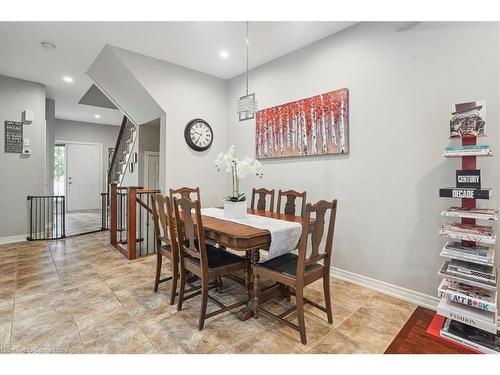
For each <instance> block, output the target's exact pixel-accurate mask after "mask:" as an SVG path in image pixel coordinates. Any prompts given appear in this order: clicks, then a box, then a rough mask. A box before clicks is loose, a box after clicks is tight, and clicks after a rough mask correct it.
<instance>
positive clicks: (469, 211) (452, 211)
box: [441, 207, 498, 220]
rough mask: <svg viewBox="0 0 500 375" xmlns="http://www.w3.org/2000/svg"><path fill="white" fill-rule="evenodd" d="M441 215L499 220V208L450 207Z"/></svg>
mask: <svg viewBox="0 0 500 375" xmlns="http://www.w3.org/2000/svg"><path fill="white" fill-rule="evenodd" d="M441 216H449V217H465V218H469V219H482V220H498V210H495V209H493V208H470V207H450V208H447V209H446V210H443V211H441Z"/></svg>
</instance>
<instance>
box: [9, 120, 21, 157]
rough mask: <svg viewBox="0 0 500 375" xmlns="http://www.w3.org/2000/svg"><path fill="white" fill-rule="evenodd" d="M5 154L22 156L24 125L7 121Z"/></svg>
mask: <svg viewBox="0 0 500 375" xmlns="http://www.w3.org/2000/svg"><path fill="white" fill-rule="evenodd" d="M5 152H10V153H16V154H21V153H22V152H23V123H22V122H18V121H5Z"/></svg>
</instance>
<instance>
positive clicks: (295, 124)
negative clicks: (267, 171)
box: [255, 88, 349, 159]
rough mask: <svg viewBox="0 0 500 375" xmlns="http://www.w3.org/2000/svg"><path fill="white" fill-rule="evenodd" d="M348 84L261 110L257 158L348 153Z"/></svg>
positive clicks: (256, 134)
mask: <svg viewBox="0 0 500 375" xmlns="http://www.w3.org/2000/svg"><path fill="white" fill-rule="evenodd" d="M348 152H349V92H348V90H347V89H346V88H344V89H340V90H336V91H331V92H327V93H324V94H321V95H316V96H313V97H310V98H307V99H301V100H297V101H295V102H291V103H286V104H282V105H279V106H276V107H272V108H266V109H263V110H260V111H258V112H257V114H256V119H255V155H256V158H257V159H271V158H286V157H294V156H295V157H297V156H314V155H331V154H347V153H348Z"/></svg>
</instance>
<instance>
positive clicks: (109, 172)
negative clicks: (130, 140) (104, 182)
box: [108, 116, 128, 183]
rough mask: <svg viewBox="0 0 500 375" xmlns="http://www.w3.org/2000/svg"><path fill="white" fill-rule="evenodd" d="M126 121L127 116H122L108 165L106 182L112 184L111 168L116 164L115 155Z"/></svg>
mask: <svg viewBox="0 0 500 375" xmlns="http://www.w3.org/2000/svg"><path fill="white" fill-rule="evenodd" d="M127 121H128V118H127V116H123V120H122V125H121V127H120V132H119V133H118V138H117V139H116V144H115V151H114V152H113V158H112V159H111V163H110V165H109V167H108V168H109V170H108V182H110V183H111V182H113V181H111V174H112V171H113V168H114V166H115V163H116V155H117V154H118V148H119V147H120V143H121V141H122V138H123V132H124V130H125V126H126V124H127Z"/></svg>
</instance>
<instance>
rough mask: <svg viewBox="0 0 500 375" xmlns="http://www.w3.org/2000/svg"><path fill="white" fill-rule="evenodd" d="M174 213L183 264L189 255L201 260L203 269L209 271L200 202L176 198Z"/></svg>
mask: <svg viewBox="0 0 500 375" xmlns="http://www.w3.org/2000/svg"><path fill="white" fill-rule="evenodd" d="M193 209H194V213H193ZM174 212H175V222H176V223H177V242H178V243H179V254H180V260H181V264H183V263H184V257H185V256H186V255H188V256H191V257H194V258H198V259H200V264H201V267H202V269H204V270H207V269H208V259H207V249H206V243H205V232H204V230H203V222H202V220H201V206H200V201H198V200H196V201H192V200H190V199H187V198H179V199H178V198H174ZM193 217H194V221H193ZM195 223H196V225H195Z"/></svg>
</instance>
